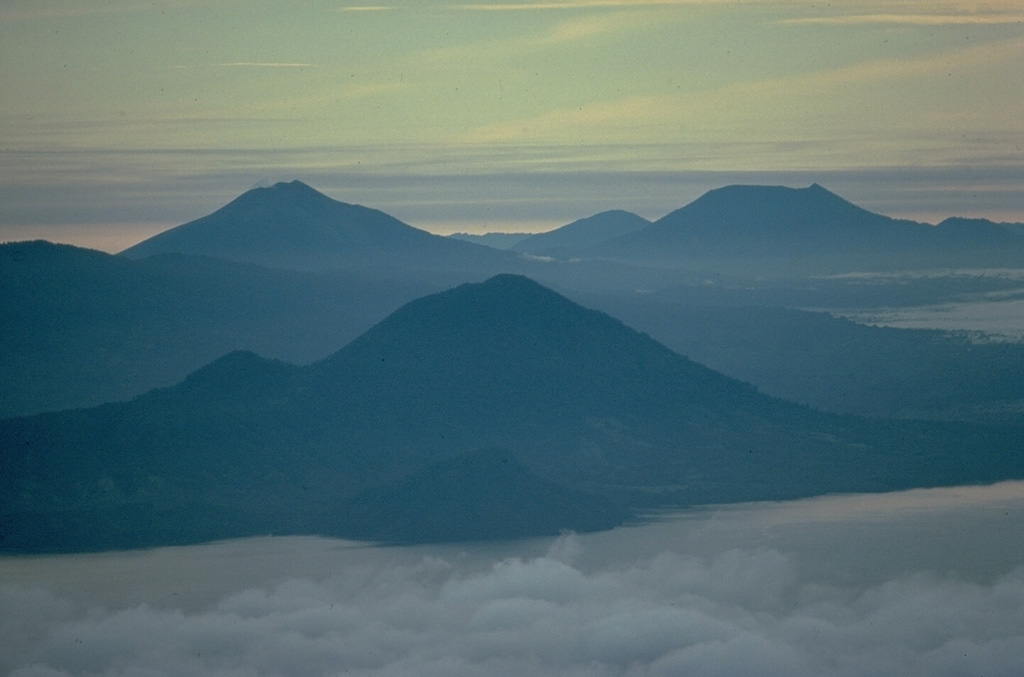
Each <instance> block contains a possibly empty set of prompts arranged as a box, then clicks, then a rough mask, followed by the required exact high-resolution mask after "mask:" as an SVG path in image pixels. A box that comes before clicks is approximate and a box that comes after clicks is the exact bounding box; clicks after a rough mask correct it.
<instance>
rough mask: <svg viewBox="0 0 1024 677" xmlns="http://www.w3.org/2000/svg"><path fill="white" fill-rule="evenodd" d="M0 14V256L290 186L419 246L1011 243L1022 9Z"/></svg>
mask: <svg viewBox="0 0 1024 677" xmlns="http://www.w3.org/2000/svg"><path fill="white" fill-rule="evenodd" d="M372 2H373V0H368V1H367V2H364V3H361V4H360V3H353V2H343V1H340V2H333V1H330V0H296V1H295V2H289V3H278V2H269V1H264V0H245V1H243V0H5V1H4V2H3V3H0V91H2V92H3V95H2V96H0V240H2V239H24V238H25V237H39V236H44V237H48V238H49V239H55V240H60V241H75V242H79V243H88V244H89V245H90V246H100V248H106V249H114V248H116V247H117V246H127V245H129V244H131V243H133V242H135V241H137V240H139V239H142V238H143V237H145V236H148V235H151V234H153V233H155V232H158V231H159V230H161V229H164V228H167V227H170V226H172V225H177V224H179V223H183V222H186V221H189V220H192V219H194V218H198V217H199V216H202V215H205V214H207V213H209V212H211V211H213V210H214V209H216V208H218V207H220V206H221V205H223V204H225V203H226V202H228V201H230V200H231V199H233V198H234V197H236V196H237V195H238V194H240V193H242V192H244V191H245V190H247V189H249V188H251V187H253V186H254V185H259V184H264V183H267V182H276V181H281V180H291V179H300V180H303V181H306V182H307V183H309V184H310V185H312V186H314V187H315V188H318V189H319V190H321V191H323V192H325V193H327V194H328V195H330V196H331V197H334V198H336V199H339V200H342V201H345V202H353V203H359V204H365V205H368V206H371V207H376V208H379V209H383V210H384V211H387V212H389V213H391V214H393V215H395V216H397V217H398V218H400V219H402V220H404V221H406V222H407V223H410V224H411V225H414V226H418V227H421V228H426V229H428V230H432V231H434V232H442V233H443V232H452V231H455V230H465V231H471V232H482V231H487V230H505V231H509V230H530V231H536V230H543V229H547V228H551V227H556V226H558V225H563V224H564V223H568V222H569V221H571V220H574V219H576V218H581V217H583V216H588V215H590V214H593V213H596V212H598V211H602V210H604V209H612V208H621V209H629V210H632V211H635V212H637V213H639V214H641V215H642V216H645V217H647V218H657V217H659V216H662V215H664V214H665V213H667V212H669V211H671V210H673V209H675V208H678V207H680V206H682V205H684V204H686V203H688V202H689V201H691V200H693V199H695V198H696V197H698V196H699V195H700V194H701V193H703V192H704V191H706V190H709V189H711V188H715V187H719V186H721V185H725V184H729V183H771V184H782V185H793V186H802V185H808V184H810V183H812V182H818V183H821V184H822V185H824V186H825V187H827V188H829V189H831V190H833V191H834V192H837V193H839V194H840V195H842V196H844V197H846V198H847V199H850V200H851V201H853V202H855V203H857V204H860V205H861V206H864V207H866V208H869V209H872V210H873V211H879V212H882V213H886V214H889V215H893V216H906V217H911V218H919V219H922V220H926V221H929V222H935V221H938V220H940V219H941V218H944V217H946V216H950V215H963V216H984V217H988V218H993V219H996V220H1009V221H1024V189H1022V186H1024V153H1022V147H1024V122H1022V117H1021V115H1020V111H1021V110H1022V109H1024V78H1021V77H1020V76H1021V64H1022V63H1024V7H1022V6H1021V4H1020V2H1018V1H1017V0H994V1H992V2H960V1H956V0H888V1H884V2H879V1H873V0H846V1H844V2H836V3H825V2H820V1H818V0H814V1H812V0H793V1H791V2H786V1H768V0H560V1H559V0H556V1H529V0H526V1H523V0H519V1H505V0H487V1H484V2H467V3H461V2H457V1H456V2H452V1H451V0H419V1H416V2H412V1H405V2H402V1H395V2H381V3H380V4H375V3H373V4H371V3H372Z"/></svg>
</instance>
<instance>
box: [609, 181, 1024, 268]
mask: <svg viewBox="0 0 1024 677" xmlns="http://www.w3.org/2000/svg"><path fill="white" fill-rule="evenodd" d="M598 253H599V254H600V255H601V256H605V257H609V258H622V259H627V260H640V261H655V262H661V263H665V262H676V263H684V264H686V265H690V266H696V267H701V268H706V269H709V270H728V271H746V272H774V273H780V272H781V273H789V274H793V273H804V272H816V273H828V272H842V271H850V270H878V269H895V270H905V269H909V268H922V267H925V268H927V267H949V266H954V267H955V266H959V267H971V266H1018V265H1022V264H1024V237H1020V236H1019V235H1017V234H1015V233H1014V232H1012V230H1010V229H1007V228H1005V227H1002V226H999V225H997V224H993V223H990V222H971V223H970V224H969V226H968V224H966V223H965V222H963V221H959V222H956V223H948V224H946V225H944V226H941V227H935V226H931V225H928V224H924V223H919V222H916V221H909V220H905V219H893V218H890V217H888V216H883V215H881V214H875V213H873V212H870V211H868V210H866V209H862V208H861V207H858V206H856V205H854V204H852V203H850V202H848V201H846V200H844V199H843V198H841V197H839V196H838V195H835V194H834V193H831V192H829V191H828V190H826V189H824V188H822V187H821V186H819V185H818V184H813V185H811V186H810V187H808V188H799V189H798V188H786V187H781V186H745V185H738V186H726V187H724V188H719V189H716V190H712V191H709V192H708V193H706V194H704V195H703V196H701V197H700V198H698V199H697V200H694V201H693V202H691V203H690V204H688V205H686V206H685V207H682V208H680V209H677V210H675V211H673V212H671V213H670V214H667V215H665V216H664V217H662V218H660V219H658V220H657V221H655V222H654V223H653V224H651V225H650V226H648V227H646V228H643V229H642V230H639V231H637V232H635V233H631V234H627V235H624V236H622V237H619V238H616V239H614V240H611V241H609V242H607V243H605V244H604V245H602V246H600V247H599V248H598Z"/></svg>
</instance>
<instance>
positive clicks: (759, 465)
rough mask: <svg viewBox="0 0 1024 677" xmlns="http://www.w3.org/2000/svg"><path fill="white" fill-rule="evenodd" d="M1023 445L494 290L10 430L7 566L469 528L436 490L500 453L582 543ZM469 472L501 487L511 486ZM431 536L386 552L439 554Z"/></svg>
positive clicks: (5, 433) (5, 493)
mask: <svg viewBox="0 0 1024 677" xmlns="http://www.w3.org/2000/svg"><path fill="white" fill-rule="evenodd" d="M1019 432H1020V431H1019V430H1018V429H1017V428H1012V429H1011V428H983V427H978V426H973V427H971V426H960V427H957V426H950V425H939V424H924V423H914V424H904V423H890V422H886V423H876V422H872V421H870V420H867V419H858V418H853V417H839V416H833V415H826V414H821V413H820V412H815V411H813V410H811V409H809V408H807V407H804V406H800V405H795V404H792V403H787V402H784V401H782V400H777V399H774V398H770V397H768V396H765V395H762V394H760V393H758V392H757V390H756V389H754V388H753V387H752V386H749V385H747V384H744V383H741V382H738V381H734V380H733V379H729V378H728V377H726V376H723V375H721V374H718V373H717V372H714V371H712V370H710V369H708V368H706V367H702V366H701V365H698V364H696V363H694V362H692V361H690V360H688V359H686V358H684V357H682V356H680V355H678V354H676V353H673V352H672V351H671V350H669V349H668V348H665V347H664V346H662V345H661V344H659V343H657V342H655V341H654V340H653V339H651V338H650V337H648V336H646V335H644V334H640V333H638V332H636V331H634V330H632V329H630V328H629V327H626V326H625V325H623V324H622V323H621V322H619V321H617V320H615V319H613V318H611V317H609V316H607V315H605V314H604V313H601V312H598V311H594V310H590V309H587V308H583V307H582V306H579V305H578V304H575V303H573V302H572V301H570V300H568V299H566V298H565V297H563V296H561V295H559V294H557V293H555V292H553V291H551V290H550V289H547V288H545V287H543V286H541V285H539V284H537V283H536V282H534V281H532V280H529V279H527V278H523V277H521V276H515V275H500V276H495V277H493V278H491V279H489V280H487V281H486V282H484V283H476V284H464V285H460V286H458V287H455V288H452V289H449V290H447V291H444V292H440V293H437V294H433V295H430V296H426V297H422V298H420V299H417V300H416V301H413V302H410V303H408V304H406V305H405V306H402V308H400V309H399V310H397V311H395V312H394V313H392V314H391V315H389V316H388V318H386V319H385V320H383V321H381V322H380V323H378V324H377V325H375V326H374V327H373V328H371V329H370V330H369V331H367V332H365V333H364V334H362V335H361V336H360V337H359V338H357V339H356V340H354V341H352V342H351V343H349V344H348V345H347V346H345V347H343V348H341V349H340V350H338V351H337V352H335V353H334V354H332V355H331V356H329V357H328V358H325V359H324V360H321V361H319V362H316V363H313V364H311V365H309V366H306V367H293V366H290V365H286V364H283V363H278V362H274V361H268V360H264V359H263V358H259V357H258V356H256V355H253V354H251V353H246V352H236V353H232V354H230V355H228V356H226V357H224V358H222V359H220V360H218V361H216V362H215V363H213V364H211V365H209V366H208V367H205V368H204V369H202V370H199V371H198V372H197V373H196V374H193V375H192V376H191V377H190V378H188V379H185V380H184V381H182V382H181V383H179V384H177V385H175V386H171V387H169V388H165V389H161V390H157V391H152V392H150V393H147V394H146V395H143V396H141V397H139V398H136V399H135V400H133V401H131V402H128V403H124V404H112V405H104V406H102V407H97V408H94V409H84V410H76V411H71V412H59V413H53V414H41V415H37V416H34V417H28V418H18V419H8V420H5V421H0V515H2V517H3V519H2V520H0V548H2V549H6V550H19V549H21V550H46V549H49V550H62V549H64V550H66V549H68V548H70V547H72V546H71V545H69V544H74V546H73V547H75V548H84V549H95V548H98V547H99V548H102V547H140V546H142V545H151V544H154V543H156V544H160V543H163V544H167V543H169V542H196V541H197V540H202V539H209V538H228V537H234V536H244V535H253V534H257V533H267V532H270V531H272V532H275V533H294V534H298V533H306V534H311V533H318V534H322V535H333V536H341V537H364V536H366V535H367V534H379V533H384V532H386V531H388V530H389V529H390V528H392V527H396V528H397V525H396V523H394V522H387V521H386V520H385V523H384V524H383V526H382V524H381V522H380V518H381V516H380V515H376V514H375V515H366V513H365V512H360V510H359V509H357V508H354V507H353V505H354V504H353V501H356V502H358V501H359V500H360V497H364V498H367V500H369V497H372V496H376V497H377V499H380V500H383V497H386V496H389V495H392V496H402V495H404V496H406V497H407V499H408V501H407V502H406V503H404V504H398V503H396V504H394V505H392V506H391V508H392V509H393V510H394V511H395V514H396V515H401V514H406V515H410V514H415V513H416V512H417V511H418V510H419V511H427V510H428V509H429V511H434V514H441V515H443V514H444V511H445V510H446V509H450V510H455V511H458V510H461V509H462V508H460V506H459V505H452V506H451V507H450V508H444V507H443V506H442V505H440V503H444V504H447V503H450V502H451V497H452V496H453V495H457V487H456V488H455V489H451V490H443V491H442V490H441V488H440V487H438V491H437V492H436V493H432V490H431V482H432V480H431V478H433V477H436V472H442V473H443V472H444V470H443V469H444V468H446V467H447V468H453V467H455V466H452V465H450V464H452V463H455V464H456V465H457V464H458V463H459V462H458V459H459V458H462V457H464V456H465V455H466V454H472V453H474V452H476V451H479V450H481V449H496V448H497V449H504V450H507V451H508V453H509V454H511V455H512V456H514V457H515V458H516V459H517V462H519V463H521V464H522V465H523V467H524V468H526V469H527V470H528V472H529V473H530V475H531V477H529V478H526V479H522V477H521V476H520V477H521V480H522V481H521V482H520V486H521V487H524V488H525V490H526V494H527V497H526V498H523V497H522V496H520V498H517V499H516V500H517V501H524V500H528V495H529V494H530V492H536V497H537V500H538V504H539V503H546V504H548V505H551V506H557V505H561V506H563V507H562V508H559V510H561V511H563V513H562V514H561V515H556V516H553V517H552V518H551V520H550V521H548V522H546V523H545V526H544V529H543V532H544V533H550V530H551V529H553V528H556V527H558V526H559V525H558V524H557V523H559V522H561V523H562V525H563V526H566V527H568V528H573V525H576V526H577V527H579V522H577V521H575V520H576V519H577V517H574V516H573V515H576V514H577V513H575V512H574V509H573V508H572V507H571V504H573V503H575V502H577V500H578V501H581V502H583V503H584V504H586V503H587V501H590V500H591V499H589V498H584V497H585V496H590V497H596V500H600V501H602V502H611V504H613V505H614V506H617V508H616V510H622V511H624V512H621V513H617V514H628V513H631V512H634V511H637V510H645V509H648V508H653V507H658V506H665V505H680V504H682V505H687V504H696V503H714V502H719V503H722V502H735V501H741V500H766V499H781V498H793V497H797V496H807V495H814V494H820V493H829V492H836V491H881V490H889V489H895V488H906V487H908V486H922V485H927V484H943V483H947V484H948V483H964V482H977V481H993V480H996V479H1007V478H1009V477H1017V476H1021V475H1022V474H1024V468H1022V467H1021V463H1022V461H1021V458H1020V441H1019V440H1020V439H1021V437H1020V435H1019ZM979 440H983V444H982V443H981V442H980V441H979ZM979 445H981V446H979ZM979 448H980V449H984V450H985V455H984V456H979V455H978V453H977V449H979ZM968 450H970V453H969V454H968V453H966V452H967V451H968ZM459 467H461V468H463V470H464V469H465V468H466V467H469V468H473V467H481V468H484V469H487V468H490V470H487V471H486V472H491V473H492V474H491V475H487V476H488V477H491V480H489V481H493V478H494V474H493V472H492V471H494V469H495V466H491V465H487V464H484V465H483V466H474V465H473V464H470V465H469V466H459ZM438 468H440V469H442V470H441V471H438ZM463 470H460V471H459V472H463ZM481 472H484V471H481ZM486 472H485V475H486ZM533 475H535V476H536V478H533V477H532V476H533ZM461 477H462V480H460V481H461V482H463V484H465V483H469V484H471V483H472V482H471V480H472V472H469V474H468V475H462V476H461ZM484 479H486V478H485V477H483V476H482V477H481V480H482V481H483V480H484ZM410 480H411V481H413V484H412V485H409V484H408V481H410ZM552 484H554V485H557V486H556V487H554V488H552V486H551V485H552ZM410 487H411V488H410ZM396 492H397V493H396ZM566 492H568V494H572V495H573V496H576V497H577V499H573V501H569V503H566V502H565V501H564V500H563V499H564V498H565V497H566V496H567V495H568V494H567V493H566ZM431 495H432V496H434V497H435V499H432V500H436V501H438V502H439V503H438V504H434V505H429V506H426V507H423V506H421V507H419V508H417V506H416V504H415V501H417V500H420V498H417V497H422V496H431ZM377 499H374V500H377ZM414 499H415V500H414ZM403 500H404V499H403ZM605 505H607V503H605ZM492 507H496V506H492ZM488 509H490V508H488ZM498 514H500V512H499V513H498ZM112 515H116V518H115V517H111V516H112ZM101 516H102V517H101ZM577 516H578V515H577ZM457 517H458V520H462V521H463V525H464V526H467V525H468V526H470V527H471V526H472V525H473V516H472V514H470V513H469V512H466V511H463V512H461V513H459V514H458V516H457ZM453 520H455V517H453ZM467 520H468V521H467ZM499 521H500V520H499ZM192 522H194V523H195V527H194V528H193V527H190V526H189V524H190V523H192ZM497 522H498V521H494V522H492V527H490V528H488V529H490V532H489V533H493V534H494V535H495V536H496V537H497V536H498V534H499V530H498V528H497V526H494V525H496V524H497ZM427 526H428V525H426V524H425V525H424V527H423V528H424V531H423V532H422V533H420V534H419V535H417V534H415V533H413V534H410V533H402V534H399V535H397V536H394V535H393V536H392V537H394V538H397V539H399V540H402V541H404V542H413V541H417V540H421V541H429V540H431V539H434V538H436V534H433V533H432V532H431V531H430V530H429V529H427ZM579 528H583V527H579ZM382 529H383V531H381V530H382ZM488 529H485V530H484V531H485V533H484V534H483V535H484V536H486V533H487V532H488ZM539 531H540V526H539V522H538V533H534V534H530V533H528V532H527V533H523V534H522V535H524V536H529V535H540V533H539ZM501 533H502V535H505V532H501ZM38 534H48V535H47V536H45V538H44V537H42V536H39V535H38ZM477 535H480V534H477ZM40 539H42V541H41V540H40ZM90 539H91V540H90Z"/></svg>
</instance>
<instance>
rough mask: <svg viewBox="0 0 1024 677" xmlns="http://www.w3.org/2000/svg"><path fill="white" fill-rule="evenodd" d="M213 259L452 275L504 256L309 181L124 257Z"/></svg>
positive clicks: (277, 188) (267, 192) (242, 201)
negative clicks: (463, 266) (455, 268)
mask: <svg viewBox="0 0 1024 677" xmlns="http://www.w3.org/2000/svg"><path fill="white" fill-rule="evenodd" d="M161 253H180V254H193V255H203V256H212V257H217V258H223V259H229V260H233V261H245V262H248V263H257V264H262V265H270V266H274V267H283V268H298V269H320V268H331V267H336V266H345V265H358V266H366V265H371V264H373V263H380V262H384V263H388V264H391V265H394V264H395V263H396V260H395V258H396V257H404V258H403V259H402V263H403V264H405V265H408V266H410V267H418V266H422V267H428V268H442V269H447V268H450V267H452V265H453V264H455V263H458V257H460V256H461V257H463V258H464V259H469V260H473V257H474V256H478V255H480V254H481V253H482V254H483V255H485V256H486V255H494V256H497V255H498V254H497V253H496V252H494V251H492V250H491V249H489V248H485V247H480V246H476V245H472V244H469V243H466V242H459V241H456V240H450V239H448V238H444V237H440V236H437V235H432V234H431V233H428V232H426V231H423V230H419V229H418V228H413V227H412V226H410V225H408V224H406V223H403V222H401V221H399V220H398V219H396V218H394V217H393V216H390V215H388V214H385V213H384V212H382V211H380V210H377V209H371V208H369V207H363V206H361V205H355V204H348V203H345V202H339V201H338V200H334V199H333V198H330V197H328V196H326V195H324V194H323V193H320V192H318V191H316V190H314V189H313V188H310V187H309V186H307V185H306V184H304V183H302V182H301V181H291V182H288V183H276V184H274V185H272V186H270V187H267V188H253V189H251V190H249V191H246V192H245V193H243V194H242V195H240V196H239V197H237V198H235V199H234V200H232V201H231V202H229V203H228V204H226V205H224V206H223V207H221V208H220V209H218V210H217V211H215V212H213V213H212V214H209V215H207V216H204V217H202V218H199V219H196V220H195V221H190V222H189V223H186V224H184V225H181V226H178V227H177V228H172V229H170V230H168V231H165V232H163V233H160V234H159V235H155V236H154V237H151V238H149V239H148V240H145V241H143V242H140V243H139V244H137V245H135V246H134V247H130V248H128V249H126V250H125V251H123V252H121V254H122V255H124V256H126V257H129V258H142V257H148V256H153V255H155V254H161Z"/></svg>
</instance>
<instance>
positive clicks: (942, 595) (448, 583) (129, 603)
mask: <svg viewBox="0 0 1024 677" xmlns="http://www.w3.org/2000/svg"><path fill="white" fill-rule="evenodd" d="M999 491H1001V492H1002V493H998V492H997V493H995V494H989V495H988V498H984V496H985V495H984V494H983V495H982V496H983V498H982V499H980V500H979V498H978V494H977V493H976V492H968V493H967V494H964V493H962V492H961V493H960V494H956V493H955V492H954V493H953V494H946V495H944V496H940V498H942V500H940V501H936V500H934V499H935V497H934V496H931V497H929V498H928V500H925V501H922V500H921V494H920V492H918V493H915V494H911V496H910V498H911V499H912V500H908V501H907V502H905V503H900V502H899V501H898V500H897V501H896V502H895V503H894V502H893V501H892V500H891V497H890V500H888V501H886V502H879V503H875V504H873V503H872V502H871V501H870V500H864V499H858V500H853V501H851V500H850V499H836V500H833V499H828V500H818V501H813V502H800V503H796V504H783V505H780V506H767V507H765V506H762V507H754V508H745V509H741V510H733V509H730V510H723V511H713V512H709V513H706V514H703V515H700V516H697V517H691V518H688V519H679V520H673V521H669V522H665V523H659V524H655V525H650V526H646V527H639V528H630V529H620V530H616V531H614V532H610V533H605V534H595V535H591V536H566V537H563V538H561V539H556V540H554V541H537V542H529V543H520V544H498V545H481V546H461V547H460V546H452V547H419V548H360V547H350V546H349V545H348V544H345V543H343V542H338V541H330V540H325V539H305V538H294V539H251V540H246V541H236V542H230V543H223V544H215V545H210V546H202V547H195V548H171V549H163V550H155V551H149V552H141V553H127V554H121V553H115V554H107V555H93V556H79V557H58V558H4V559H0V580H3V581H5V582H6V584H5V585H3V586H0V672H3V673H4V674H10V675H12V677H27V676H30V675H31V676H44V675H45V676H53V675H296V674H302V675H338V674H345V675H371V674H372V675H445V676H453V675H455V676H457V675H512V674H514V675H542V674H543V675H550V674H560V675H629V676H634V675H635V676H646V675H680V674H686V675H740V674H743V675H865V674H871V675H929V676H932V675H966V674H985V675H1011V674H1014V675H1016V674H1020V673H1021V669H1022V667H1024V568H1022V565H1024V553H1022V552H1021V546H1020V545H1019V534H1020V533H1021V532H1020V527H1021V526H1022V523H1024V486H1022V485H1020V484H1017V485H1013V486H1011V487H1010V491H1009V497H1007V487H1006V486H1005V485H1004V486H1003V487H1002V488H1001V489H1000V490H999ZM965 496H966V498H965ZM947 499H948V500H947ZM843 501H845V502H843ZM937 502H938V503H941V504H942V505H938V506H937V505H935V503H937ZM951 506H952V507H951ZM804 508H806V509H804Z"/></svg>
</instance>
